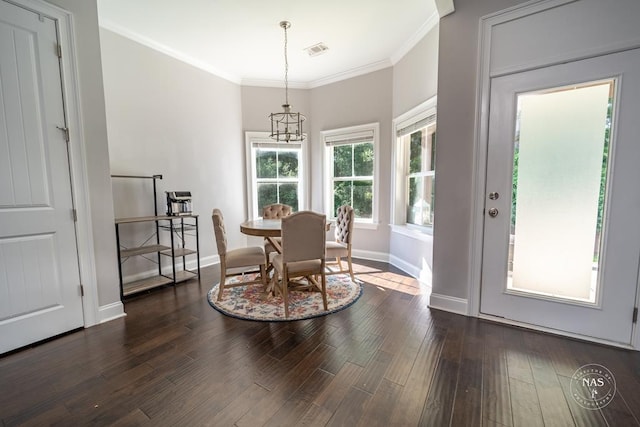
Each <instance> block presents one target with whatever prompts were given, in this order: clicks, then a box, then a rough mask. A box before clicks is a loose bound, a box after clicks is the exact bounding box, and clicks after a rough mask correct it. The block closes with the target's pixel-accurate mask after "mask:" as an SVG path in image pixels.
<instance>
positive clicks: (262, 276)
mask: <svg viewBox="0 0 640 427" xmlns="http://www.w3.org/2000/svg"><path fill="white" fill-rule="evenodd" d="M260 280H262V287H263V288H264V290H265V291H266V290H267V271H266V268H265V266H264V264H260Z"/></svg>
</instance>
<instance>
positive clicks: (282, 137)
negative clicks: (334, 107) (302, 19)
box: [269, 21, 306, 142]
mask: <svg viewBox="0 0 640 427" xmlns="http://www.w3.org/2000/svg"><path fill="white" fill-rule="evenodd" d="M280 27H282V28H283V29H284V94H285V101H284V104H282V108H283V110H284V111H283V112H281V113H271V114H269V117H270V118H271V135H270V136H271V138H273V139H275V140H276V141H285V142H289V141H303V140H304V138H305V134H304V133H303V132H302V122H304V121H305V119H306V117H305V116H303V115H302V114H300V113H292V112H291V105H290V104H289V61H288V60H287V29H288V28H290V27H291V22H289V21H282V22H280Z"/></svg>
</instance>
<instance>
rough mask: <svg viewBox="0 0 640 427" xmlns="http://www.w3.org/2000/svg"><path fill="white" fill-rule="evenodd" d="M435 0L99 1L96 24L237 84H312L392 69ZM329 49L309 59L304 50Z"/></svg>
mask: <svg viewBox="0 0 640 427" xmlns="http://www.w3.org/2000/svg"><path fill="white" fill-rule="evenodd" d="M436 1H438V2H439V3H442V1H441V0H394V1H392V0H322V1H319V0H315V1H314V0H268V1H267V0H183V1H176V0H134V1H132V0H98V16H99V21H100V26H101V27H103V28H106V29H108V30H111V31H114V32H116V33H119V34H121V35H123V36H126V37H129V38H131V39H133V40H136V41H138V42H140V43H143V44H145V45H147V46H149V47H152V48H154V49H157V50H159V51H162V52H164V53H166V54H169V55H171V56H173V57H175V58H178V59H180V60H183V61H185V62H188V63H190V64H192V65H195V66H197V67H200V68H202V69H205V70H207V71H209V72H212V73H213V74H216V75H218V76H220V77H223V78H225V79H227V80H231V81H234V82H236V83H239V84H243V85H258V86H283V85H284V30H283V29H282V28H281V27H280V26H279V23H280V21H283V20H287V21H290V22H291V28H290V29H289V30H287V37H288V50H287V51H288V59H289V86H290V87H307V88H308V87H316V86H321V85H323V84H327V83H330V82H333V81H338V80H342V79H345V78H349V77H353V76H355V75H359V74H364V73H367V72H371V71H375V70H377V69H382V68H386V67H389V66H391V65H393V64H395V63H396V62H397V61H398V60H399V59H401V58H402V56H403V55H404V54H405V53H407V52H408V51H409V50H410V49H411V48H412V47H413V46H414V45H415V44H416V43H417V42H418V41H420V39H421V38H422V37H423V36H424V35H425V34H426V33H427V32H428V31H429V30H430V29H431V28H433V26H435V25H436V24H437V22H438V11H437V9H436V4H435V2H436ZM449 1H450V2H451V5H453V2H452V0H449ZM320 42H322V43H324V44H326V45H327V46H328V47H329V50H328V51H326V52H325V53H323V54H321V55H318V56H315V57H309V55H308V54H307V53H306V52H305V51H304V49H305V48H307V47H309V46H312V45H315V44H317V43H320Z"/></svg>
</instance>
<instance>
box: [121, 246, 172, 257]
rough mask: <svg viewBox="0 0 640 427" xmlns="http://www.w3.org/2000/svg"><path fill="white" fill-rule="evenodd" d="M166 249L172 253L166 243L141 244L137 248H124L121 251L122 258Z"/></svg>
mask: <svg viewBox="0 0 640 427" xmlns="http://www.w3.org/2000/svg"><path fill="white" fill-rule="evenodd" d="M166 250H168V251H169V253H171V248H170V247H169V246H165V245H149V246H140V247H137V248H130V249H122V250H121V251H120V258H127V257H130V256H135V255H144V254H152V253H155V252H162V251H166Z"/></svg>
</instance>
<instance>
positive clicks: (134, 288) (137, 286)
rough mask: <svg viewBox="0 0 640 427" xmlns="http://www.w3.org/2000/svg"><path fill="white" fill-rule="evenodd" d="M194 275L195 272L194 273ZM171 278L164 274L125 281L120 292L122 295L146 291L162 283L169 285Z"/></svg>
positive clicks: (171, 281)
mask: <svg viewBox="0 0 640 427" xmlns="http://www.w3.org/2000/svg"><path fill="white" fill-rule="evenodd" d="M194 276H195V274H194ZM171 283H173V280H171V278H169V277H164V276H153V277H147V278H146V279H142V280H136V281H135V282H130V283H125V284H124V285H122V294H123V295H124V296H127V295H131V294H135V293H136V292H142V291H146V290H148V289H152V288H157V287H158V286H162V285H169V284H171Z"/></svg>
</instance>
